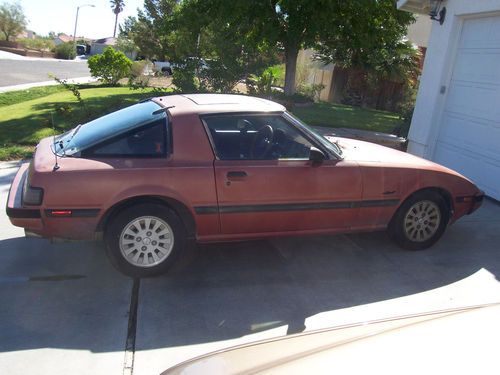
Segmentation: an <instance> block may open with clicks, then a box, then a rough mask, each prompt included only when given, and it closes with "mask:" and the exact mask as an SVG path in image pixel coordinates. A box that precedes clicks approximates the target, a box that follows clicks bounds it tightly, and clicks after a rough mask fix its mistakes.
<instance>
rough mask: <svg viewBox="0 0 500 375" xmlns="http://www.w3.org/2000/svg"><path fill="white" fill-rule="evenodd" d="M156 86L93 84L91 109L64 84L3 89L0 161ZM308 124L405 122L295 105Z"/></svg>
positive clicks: (390, 126) (387, 125) (384, 126)
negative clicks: (16, 89)
mask: <svg viewBox="0 0 500 375" xmlns="http://www.w3.org/2000/svg"><path fill="white" fill-rule="evenodd" d="M151 91H152V89H143V90H130V89H129V88H128V87H88V86H83V88H81V89H80V93H81V96H82V98H83V100H84V102H85V106H86V108H83V107H82V106H81V105H80V104H79V103H78V102H77V100H76V98H75V97H74V95H73V94H72V93H71V92H69V91H67V90H65V89H64V88H63V87H61V86H46V87H38V88H34V89H30V90H22V91H14V92H8V93H3V94H0V160H13V159H21V158H27V157H30V156H31V154H32V152H33V148H34V146H35V145H36V144H37V143H38V142H39V141H40V140H41V139H42V138H45V137H48V136H51V135H53V134H54V129H53V125H52V121H53V123H54V125H55V131H56V133H58V134H59V133H62V132H64V131H66V130H68V129H71V128H73V127H74V126H76V125H77V124H80V123H84V122H87V121H89V120H91V119H94V118H97V117H99V116H102V115H104V114H106V113H110V112H113V111H115V110H117V109H120V108H123V107H126V106H129V105H131V104H134V103H137V102H138V101H139V100H141V99H144V98H146V97H149V96H154V95H157V94H153V93H152V92H151ZM293 113H294V114H295V115H296V116H298V117H299V118H301V119H302V120H304V121H305V122H306V123H308V124H309V125H316V126H327V127H338V128H339V127H343V128H357V129H363V130H372V131H377V132H386V133H390V132H392V131H393V130H394V128H396V127H397V126H399V125H400V120H399V118H398V115H397V114H394V113H390V112H383V111H375V110H370V109H364V108H357V107H350V106H346V105H339V104H332V103H315V104H313V105H312V106H309V107H297V106H296V107H295V109H294V110H293Z"/></svg>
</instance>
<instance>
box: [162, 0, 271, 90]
mask: <svg viewBox="0 0 500 375" xmlns="http://www.w3.org/2000/svg"><path fill="white" fill-rule="evenodd" d="M213 14H214V13H213V9H212V4H211V3H210V2H206V1H205V2H204V1H184V2H182V3H181V4H180V7H179V9H178V11H177V12H176V13H175V15H174V19H173V24H174V30H175V31H174V32H173V33H172V36H171V38H170V39H171V40H172V41H173V43H172V44H173V48H172V49H171V52H170V55H171V56H172V57H173V59H174V61H176V62H178V63H179V65H180V66H181V67H183V68H184V67H185V70H186V72H183V73H182V74H183V79H182V81H183V82H187V83H188V85H184V87H181V89H183V88H187V87H189V86H190V85H191V82H192V79H191V78H194V76H196V80H194V82H195V83H196V82H197V83H198V89H199V90H201V91H206V90H208V91H213V92H231V91H232V90H233V89H234V86H235V85H236V83H237V82H238V81H239V80H241V79H242V78H244V77H248V76H249V75H251V74H253V73H260V72H262V71H263V70H264V69H265V68H266V67H267V66H269V65H272V64H274V63H276V62H277V61H278V60H277V56H276V51H277V49H276V48H275V46H270V45H268V44H266V41H263V40H255V39H254V38H253V37H252V35H251V34H250V33H249V32H248V29H247V28H245V27H241V25H238V23H235V22H234V20H233V19H231V18H230V17H214V16H213ZM247 23H248V22H247ZM193 59H194V60H195V61H196V60H199V59H204V60H206V61H207V63H208V66H205V67H203V63H202V64H198V63H195V64H194V65H193V64H187V63H186V61H193ZM176 71H177V72H179V68H177V69H176ZM190 75H191V77H190ZM184 76H185V77H184ZM178 81H179V80H178V79H177V78H176V73H174V84H175V85H176V86H178V83H179V82H178ZM191 86H192V85H191Z"/></svg>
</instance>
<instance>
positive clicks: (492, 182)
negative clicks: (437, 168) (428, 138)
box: [434, 142, 500, 199]
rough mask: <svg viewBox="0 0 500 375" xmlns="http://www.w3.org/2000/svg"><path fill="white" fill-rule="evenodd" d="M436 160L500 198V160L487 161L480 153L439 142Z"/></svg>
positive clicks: (489, 193) (490, 194) (494, 196)
mask: <svg viewBox="0 0 500 375" xmlns="http://www.w3.org/2000/svg"><path fill="white" fill-rule="evenodd" d="M438 146H439V147H437V151H436V154H435V157H434V159H435V161H436V162H438V163H441V164H444V165H446V166H447V167H449V168H452V169H454V170H456V171H457V172H459V173H462V174H463V175H465V176H467V177H468V178H470V179H471V180H472V181H474V182H475V183H476V184H477V185H478V186H480V187H481V189H483V190H484V191H486V192H487V194H488V195H489V196H491V197H493V198H495V199H500V175H499V171H500V161H497V162H495V161H494V160H490V161H486V159H484V158H483V157H481V156H480V155H478V154H476V153H473V152H468V151H467V150H463V149H460V148H457V147H453V146H451V145H449V144H445V143H442V142H438Z"/></svg>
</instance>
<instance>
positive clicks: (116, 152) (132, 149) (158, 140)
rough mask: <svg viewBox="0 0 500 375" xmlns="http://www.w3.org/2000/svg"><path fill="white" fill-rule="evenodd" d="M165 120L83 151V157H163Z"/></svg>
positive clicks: (165, 146)
mask: <svg viewBox="0 0 500 375" xmlns="http://www.w3.org/2000/svg"><path fill="white" fill-rule="evenodd" d="M166 148H167V143H166V126H165V119H161V120H157V121H155V122H152V123H150V124H148V125H145V126H141V127H140V128H136V129H133V130H131V131H128V132H126V133H125V134H122V135H119V136H118V137H115V138H112V139H110V140H108V141H104V142H102V143H99V144H97V145H96V146H93V147H91V148H89V149H88V150H85V151H83V156H84V157H92V156H94V157H129V158H130V157H163V156H165V155H166V152H167V149H166Z"/></svg>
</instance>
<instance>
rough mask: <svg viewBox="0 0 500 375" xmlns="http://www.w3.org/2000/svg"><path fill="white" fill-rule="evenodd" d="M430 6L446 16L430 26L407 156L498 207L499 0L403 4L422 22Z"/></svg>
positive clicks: (401, 5) (409, 0) (400, 3)
mask: <svg viewBox="0 0 500 375" xmlns="http://www.w3.org/2000/svg"><path fill="white" fill-rule="evenodd" d="M432 5H436V6H439V7H440V8H435V9H434V10H437V11H440V9H441V10H443V9H444V8H446V11H445V12H446V14H445V17H444V21H443V22H442V24H440V22H438V21H434V22H432V31H431V35H430V38H429V45H428V48H427V54H426V59H425V63H424V69H423V73H422V77H421V80H420V87H419V92H418V95H417V102H416V107H415V112H414V115H413V119H412V123H411V128H410V133H409V137H408V138H409V145H408V151H409V152H411V153H412V154H415V155H419V156H422V157H424V158H427V159H430V160H433V161H436V162H438V163H440V164H443V165H446V166H448V167H450V168H452V169H455V170H457V171H459V172H460V173H462V174H464V175H465V176H467V177H469V178H471V179H472V180H473V181H474V182H476V184H477V185H478V186H479V187H480V188H481V189H483V190H484V191H485V192H486V194H487V195H489V196H490V197H492V198H494V199H496V200H500V0H481V1H471V0H445V1H429V0H399V1H398V7H399V9H401V10H406V11H409V12H415V13H418V14H422V15H429V13H430V12H431V10H433V8H432V7H431V6H432ZM438 13H439V12H438ZM436 18H440V16H439V14H438V15H437V17H436ZM441 18H442V17H441Z"/></svg>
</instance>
